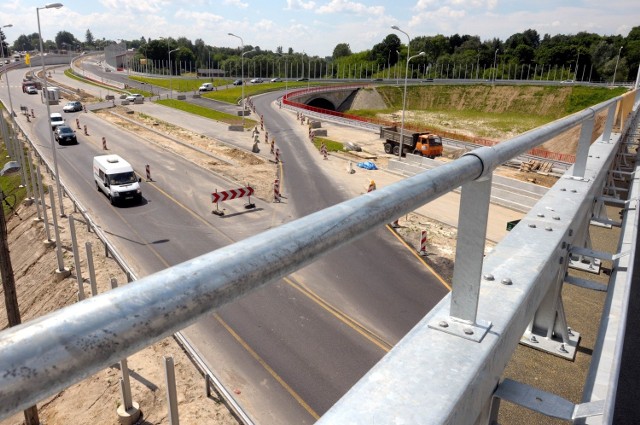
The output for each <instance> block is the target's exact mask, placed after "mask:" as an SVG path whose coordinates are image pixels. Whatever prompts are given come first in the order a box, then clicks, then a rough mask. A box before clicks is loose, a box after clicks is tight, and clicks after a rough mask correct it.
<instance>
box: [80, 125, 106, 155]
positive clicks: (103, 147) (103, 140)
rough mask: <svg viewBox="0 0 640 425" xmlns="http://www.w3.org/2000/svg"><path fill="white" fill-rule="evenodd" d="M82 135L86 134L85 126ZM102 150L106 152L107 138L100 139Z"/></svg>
mask: <svg viewBox="0 0 640 425" xmlns="http://www.w3.org/2000/svg"><path fill="white" fill-rule="evenodd" d="M84 134H87V126H86V125H85V126H84ZM102 150H104V151H106V150H107V138H106V137H103V138H102Z"/></svg>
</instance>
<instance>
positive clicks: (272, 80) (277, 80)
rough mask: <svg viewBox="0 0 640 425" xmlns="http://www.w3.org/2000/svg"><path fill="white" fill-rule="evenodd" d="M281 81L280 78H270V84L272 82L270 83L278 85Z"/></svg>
mask: <svg viewBox="0 0 640 425" xmlns="http://www.w3.org/2000/svg"><path fill="white" fill-rule="evenodd" d="M281 81H282V78H280V77H276V78H272V79H271V82H272V83H279V82H281Z"/></svg>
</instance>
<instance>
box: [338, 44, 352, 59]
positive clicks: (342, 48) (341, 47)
mask: <svg viewBox="0 0 640 425" xmlns="http://www.w3.org/2000/svg"><path fill="white" fill-rule="evenodd" d="M351 54H352V53H351V48H350V47H349V44H347V43H339V44H337V45H336V47H335V48H334V49H333V58H334V59H338V58H341V57H344V56H350V55H351Z"/></svg>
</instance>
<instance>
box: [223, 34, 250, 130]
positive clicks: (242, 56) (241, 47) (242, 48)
mask: <svg viewBox="0 0 640 425" xmlns="http://www.w3.org/2000/svg"><path fill="white" fill-rule="evenodd" d="M229 35H230V36H231V37H235V38H239V39H240V51H241V53H240V81H241V82H242V84H240V87H241V88H242V94H241V95H240V96H241V97H242V127H243V128H244V111H245V104H244V55H245V53H249V52H242V50H244V40H243V39H242V37H240V36H239V35H235V34H233V33H229ZM254 50H255V49H254ZM252 51H253V50H250V52H252Z"/></svg>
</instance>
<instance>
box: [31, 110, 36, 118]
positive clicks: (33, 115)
mask: <svg viewBox="0 0 640 425" xmlns="http://www.w3.org/2000/svg"><path fill="white" fill-rule="evenodd" d="M35 117H36V114H35V112H33V109H31V118H35Z"/></svg>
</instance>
